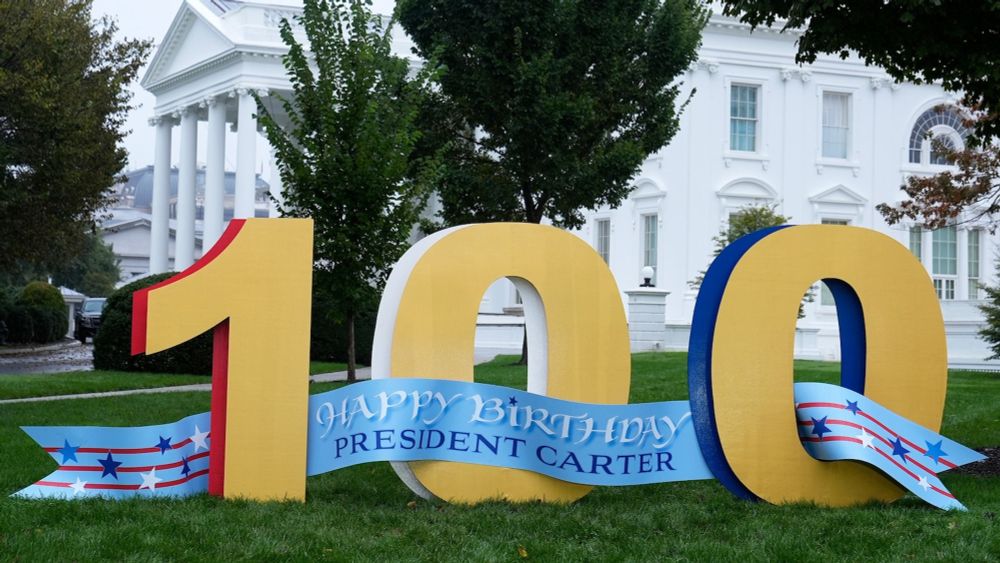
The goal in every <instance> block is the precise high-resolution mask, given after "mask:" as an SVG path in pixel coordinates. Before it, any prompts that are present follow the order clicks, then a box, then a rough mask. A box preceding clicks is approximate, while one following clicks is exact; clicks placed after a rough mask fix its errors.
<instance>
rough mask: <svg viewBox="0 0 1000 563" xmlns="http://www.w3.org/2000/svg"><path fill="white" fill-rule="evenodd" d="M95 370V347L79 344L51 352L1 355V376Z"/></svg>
mask: <svg viewBox="0 0 1000 563" xmlns="http://www.w3.org/2000/svg"><path fill="white" fill-rule="evenodd" d="M92 369H94V345H93V344H86V345H84V346H80V345H79V344H77V343H73V344H69V345H68V347H66V348H62V349H60V350H56V351H50V352H32V353H26V354H4V355H0V374H8V375H9V374H13V375H21V374H26V373H62V372H67V371H90V370H92Z"/></svg>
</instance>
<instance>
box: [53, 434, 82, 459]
mask: <svg viewBox="0 0 1000 563" xmlns="http://www.w3.org/2000/svg"><path fill="white" fill-rule="evenodd" d="M79 449H80V446H71V445H69V440H63V447H61V448H59V450H57V451H58V452H59V453H61V454H62V456H63V460H62V462H63V465H65V464H66V462H67V461H70V460H72V461H75V462H77V463H80V462H79V460H77V459H76V450H79Z"/></svg>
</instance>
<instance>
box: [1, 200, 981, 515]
mask: <svg viewBox="0 0 1000 563" xmlns="http://www.w3.org/2000/svg"><path fill="white" fill-rule="evenodd" d="M312 265H313V264H312V223H311V222H310V221H308V220H294V219H271V220H257V219H253V220H245V221H233V222H232V223H231V224H230V227H229V229H228V230H227V231H226V234H225V235H224V237H223V238H222V239H221V240H220V242H219V243H218V244H216V246H215V247H214V248H213V249H212V250H211V251H210V252H209V253H208V255H206V256H205V257H204V258H203V259H202V260H200V261H199V262H198V263H197V264H195V265H194V266H193V267H192V268H190V269H189V270H187V271H185V272H183V273H181V274H179V275H178V276H176V277H174V278H172V279H170V280H168V281H166V282H164V283H162V284H160V285H157V286H153V287H151V288H149V289H147V290H143V291H140V292H137V293H136V294H135V296H134V306H133V334H132V336H133V341H132V351H133V353H135V354H140V353H146V354H151V353H155V352H159V351H162V350H166V349H169V348H171V347H174V346H177V345H179V344H181V343H183V342H185V341H187V340H189V339H191V338H193V337H194V336H196V335H199V334H201V333H203V332H205V331H207V330H214V335H215V339H214V369H213V380H212V383H213V386H212V388H213V392H212V410H211V413H204V414H199V415H194V416H191V417H188V418H186V419H184V420H182V421H179V422H176V423H173V424H165V425H162V426H152V427H144V428H74V427H59V428H54V427H46V428H25V431H27V432H28V433H29V434H30V435H31V436H32V437H33V438H34V439H35V440H36V441H37V442H38V443H39V444H40V445H41V446H43V447H44V448H45V449H46V450H47V451H48V452H49V453H51V455H52V456H53V458H54V459H55V460H56V462H57V463H58V464H59V467H58V469H57V470H56V471H54V472H53V473H52V474H51V475H49V476H47V477H46V478H45V479H43V480H41V481H39V482H37V483H35V484H34V485H31V486H29V487H27V488H26V489H24V490H23V491H20V492H19V493H17V494H19V495H21V496H26V497H37V498H42V497H60V498H81V497H87V496H95V495H97V496H105V497H134V496H185V495H191V494H197V493H202V492H205V491H208V492H209V493H211V494H214V495H221V496H225V497H227V498H250V499H259V500H268V499H300V500H301V499H304V498H305V490H306V477H307V476H309V475H317V474H321V473H325V472H329V471H333V470H336V469H340V468H343V467H347V466H351V465H356V464H359V463H367V462H375V461H389V462H391V463H392V464H393V467H394V469H395V471H396V473H397V474H398V475H399V476H400V478H401V479H402V480H403V481H404V482H405V483H406V484H407V485H408V486H409V487H410V488H411V489H412V490H413V491H415V492H417V493H418V494H420V495H422V496H424V497H427V498H433V497H437V498H440V499H444V500H447V501H452V502H462V503H476V502H480V501H483V500H487V499H497V498H502V499H507V500H510V501H529V500H544V501H551V502H572V501H574V500H577V499H579V498H581V497H583V496H584V495H586V494H587V493H588V491H590V490H591V488H592V487H593V486H595V485H605V486H619V485H637V484H644V483H658V482H667V481H683V480H693V479H712V478H714V479H718V480H719V481H720V482H721V483H722V484H723V485H724V486H725V487H726V488H728V489H729V490H730V491H732V492H733V493H734V494H737V495H739V496H741V497H743V498H746V499H751V500H764V501H768V502H772V503H789V502H814V503H818V504H822V505H829V506H845V505H853V504H858V503H864V502H869V501H872V500H879V501H885V502H890V501H893V500H895V499H898V498H899V497H900V496H901V495H902V494H904V492H906V491H909V492H911V493H913V494H915V495H917V496H919V497H920V498H922V499H924V500H926V501H927V502H929V503H931V504H933V505H935V506H938V507H941V508H946V509H950V508H962V505H961V504H960V503H959V501H958V500H957V499H956V498H955V497H954V496H953V495H952V494H951V493H950V492H949V491H948V489H947V488H946V487H945V485H944V484H943V483H942V482H941V480H940V479H939V477H938V475H939V474H940V473H942V472H944V471H947V470H949V469H952V468H955V467H957V466H959V465H962V464H964V463H969V462H971V461H977V460H979V459H982V456H980V455H979V454H977V453H976V452H974V451H971V450H969V449H968V448H965V447H964V446H962V445H960V444H958V443H956V442H954V441H951V440H949V439H947V438H944V437H942V436H940V435H938V434H937V431H938V430H939V428H940V425H941V418H942V414H943V409H944V397H945V388H946V384H947V360H946V350H945V337H944V325H943V321H942V318H941V311H940V307H939V305H938V301H937V299H936V296H935V293H934V289H933V287H932V285H931V283H930V280H929V279H928V277H927V274H926V272H925V270H924V269H923V267H922V266H921V265H920V263H919V262H917V260H916V259H915V258H914V257H913V256H912V255H911V254H910V253H909V252H908V251H907V250H906V249H905V248H903V247H902V246H901V245H899V244H898V243H896V242H895V241H893V240H891V239H889V238H888V237H886V236H884V235H880V234H878V233H876V232H874V231H871V230H867V229H861V228H852V227H840V226H838V227H830V226H822V225H814V226H795V227H785V228H773V229H767V230H763V231H759V232H757V233H754V234H752V235H749V236H746V237H744V238H741V239H740V240H738V241H736V242H735V243H733V244H732V245H730V246H729V247H728V248H726V249H725V250H724V251H723V252H722V254H721V255H719V257H718V258H717V259H716V260H715V262H714V263H713V264H712V266H711V267H710V268H709V270H708V272H707V274H706V276H705V279H704V281H703V283H702V286H701V290H700V292H699V295H698V301H697V304H696V307H695V312H694V319H693V323H692V327H691V341H690V345H689V363H688V382H689V388H690V401H670V402H660V403H644V404H631V405H630V404H627V402H628V395H629V383H630V355H629V334H628V327H627V324H626V320H625V315H624V312H623V308H622V301H621V297H620V293H619V290H618V287H617V286H616V284H615V281H614V278H613V277H612V275H611V272H610V271H609V270H608V268H607V266H606V265H605V264H604V262H603V261H602V260H601V259H600V258H599V257H598V255H597V254H596V253H595V252H594V251H593V250H592V249H591V248H590V247H589V246H587V245H586V244H585V243H584V242H583V241H581V240H580V239H579V238H577V237H575V236H573V235H571V234H568V233H566V232H564V231H561V230H558V229H555V228H550V227H544V226H537V225H526V224H484V225H469V226H464V227H457V228H454V229H449V230H446V231H442V232H439V233H436V234H434V235H432V236H429V237H427V238H425V239H423V240H421V241H420V242H419V243H417V244H416V245H415V246H414V247H413V248H411V249H410V250H409V251H408V252H407V253H406V255H405V256H403V258H402V259H401V261H400V262H399V263H398V264H397V265H396V267H395V269H394V270H393V272H392V275H391V277H390V278H389V281H388V284H387V287H386V289H385V294H384V296H383V299H382V303H381V307H380V308H379V313H378V323H377V329H376V333H375V342H374V349H373V354H372V364H373V365H372V373H373V381H370V382H366V383H360V384H356V385H350V386H347V387H344V388H341V389H337V390H334V391H330V392H328V393H323V394H319V395H313V396H310V395H309V393H308V391H309V386H308V382H309V378H308V372H309V324H310V323H309V320H310V317H309V316H310V296H311V275H312ZM503 277H506V278H508V279H510V280H512V281H513V283H514V284H515V285H516V286H517V289H518V290H519V292H520V294H521V296H522V297H523V301H524V309H525V316H526V330H527V338H528V347H529V349H530V350H531V354H532V357H531V362H530V364H529V366H528V384H527V390H526V391H521V390H515V389H511V388H506V387H498V386H494V385H485V384H480V383H475V382H474V381H473V349H474V338H475V328H476V319H477V313H478V308H479V303H480V300H481V298H482V295H483V291H484V290H485V288H487V287H488V286H489V285H490V284H491V283H492V282H494V281H495V280H497V279H499V278H503ZM817 279H822V280H823V281H824V283H826V284H827V286H828V287H829V288H830V289H831V291H832V292H833V295H834V298H835V300H836V305H837V312H838V322H839V324H840V338H841V354H842V359H843V363H842V368H841V374H842V375H841V382H840V385H826V384H819V383H794V382H793V374H792V352H793V345H794V338H795V322H796V318H797V312H798V306H799V301H800V299H801V297H802V294H803V293H804V292H805V290H806V289H807V288H808V287H809V286H810V285H812V284H813V283H814V282H815V280H817ZM664 377H667V375H666V374H664ZM857 462H862V463H857Z"/></svg>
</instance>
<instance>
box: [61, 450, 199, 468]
mask: <svg viewBox="0 0 1000 563" xmlns="http://www.w3.org/2000/svg"><path fill="white" fill-rule="evenodd" d="M209 453H210V452H202V453H200V454H195V455H193V456H191V457H189V458H187V460H188V461H189V462H190V461H195V460H198V459H202V458H205V457H208V454H209ZM183 465H184V460H181V461H178V462H176V463H166V464H163V465H147V466H145V467H119V468H118V472H120V473H138V472H147V471H152V470H153V469H156V470H157V471H161V470H167V469H176V468H178V467H183ZM59 471H102V472H103V471H104V467H102V466H93V465H62V466H60V467H59Z"/></svg>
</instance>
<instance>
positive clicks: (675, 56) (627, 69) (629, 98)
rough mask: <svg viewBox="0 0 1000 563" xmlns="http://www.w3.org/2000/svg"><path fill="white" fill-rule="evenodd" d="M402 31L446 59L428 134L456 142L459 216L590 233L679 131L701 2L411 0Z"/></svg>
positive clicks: (451, 187) (454, 190) (452, 196)
mask: <svg viewBox="0 0 1000 563" xmlns="http://www.w3.org/2000/svg"><path fill="white" fill-rule="evenodd" d="M397 6H398V8H397V9H398V14H399V18H400V22H401V23H402V24H403V27H404V28H405V29H406V31H407V32H408V33H409V34H410V36H411V37H412V38H413V40H414V42H415V43H416V50H417V53H418V54H419V55H421V56H422V57H423V58H424V59H425V60H428V61H433V62H436V63H437V64H440V66H441V68H442V69H443V72H442V73H441V75H440V78H439V84H440V89H439V91H438V92H437V93H436V95H435V96H434V98H433V99H432V102H434V103H433V105H432V106H431V107H430V108H429V109H428V112H429V113H430V115H431V119H429V120H428V121H429V122H430V123H434V124H436V131H434V135H433V136H432V137H429V139H432V140H437V141H440V142H442V144H443V145H444V146H445V147H446V150H447V158H446V164H447V166H446V167H445V177H444V179H443V181H442V182H441V183H440V186H439V190H438V193H439V196H440V197H441V200H442V204H443V207H444V211H443V213H442V218H443V219H444V221H445V223H447V224H460V223H465V222H471V221H483V220H502V221H526V222H530V223H540V222H541V221H542V220H543V219H547V220H549V221H551V222H552V223H554V224H556V225H558V226H564V227H579V226H580V225H581V224H582V222H583V215H582V214H581V210H583V209H588V208H595V207H598V206H601V205H610V206H613V207H615V206H617V205H619V204H620V203H621V201H622V200H623V199H624V198H625V197H627V196H628V194H629V192H630V191H631V189H632V185H631V183H630V180H631V179H632V177H633V176H635V174H636V173H637V172H638V170H639V167H640V165H641V164H642V162H643V161H644V160H645V158H646V157H647V156H648V155H649V154H650V153H653V152H655V151H657V150H659V149H661V148H662V147H663V146H665V145H666V144H667V143H668V142H669V141H670V139H671V138H672V137H673V136H674V134H675V133H676V131H677V128H678V114H679V112H680V109H679V107H678V106H679V100H678V97H679V96H678V95H679V85H678V84H677V83H676V82H675V78H676V77H677V76H678V75H680V74H681V73H683V72H684V71H685V70H687V68H688V67H689V66H690V65H691V64H692V63H693V62H694V61H695V58H696V54H697V48H698V46H699V44H700V40H701V30H702V27H703V26H704V24H705V22H706V17H707V12H706V10H705V9H704V8H703V7H702V5H701V3H700V2H697V1H696V0H667V1H661V0H613V1H608V2H584V1H579V0H530V1H529V0H481V1H477V2H468V1H466V0H400V1H399V3H398V5H397Z"/></svg>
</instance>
